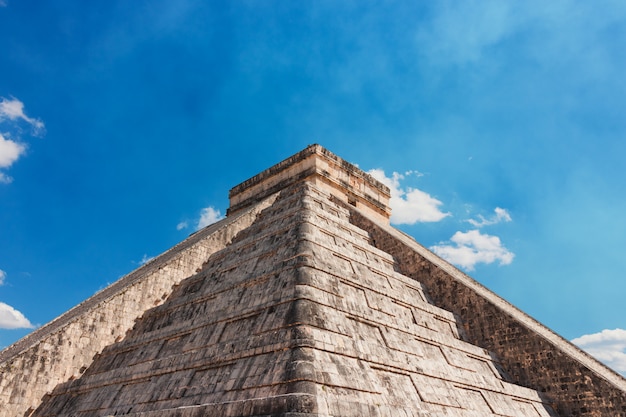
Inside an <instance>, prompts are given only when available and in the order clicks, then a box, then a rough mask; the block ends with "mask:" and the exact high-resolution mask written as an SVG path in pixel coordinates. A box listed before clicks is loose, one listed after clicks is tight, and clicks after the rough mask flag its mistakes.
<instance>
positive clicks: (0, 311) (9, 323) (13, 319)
mask: <svg viewBox="0 0 626 417" xmlns="http://www.w3.org/2000/svg"><path fill="white" fill-rule="evenodd" d="M34 327H35V326H33V324H32V323H31V322H30V321H29V320H28V319H27V318H26V317H24V315H23V314H22V313H20V312H19V311H17V310H16V309H14V308H13V307H11V306H10V305H8V304H5V303H3V302H1V301H0V329H33V328H34Z"/></svg>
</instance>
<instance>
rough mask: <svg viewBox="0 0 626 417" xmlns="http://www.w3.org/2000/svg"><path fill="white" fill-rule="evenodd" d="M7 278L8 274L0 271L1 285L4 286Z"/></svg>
mask: <svg viewBox="0 0 626 417" xmlns="http://www.w3.org/2000/svg"><path fill="white" fill-rule="evenodd" d="M6 277H7V273H6V272H4V271H3V270H2V269H0V285H4V280H5V279H6Z"/></svg>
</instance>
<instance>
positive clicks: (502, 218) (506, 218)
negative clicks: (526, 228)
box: [468, 207, 512, 228]
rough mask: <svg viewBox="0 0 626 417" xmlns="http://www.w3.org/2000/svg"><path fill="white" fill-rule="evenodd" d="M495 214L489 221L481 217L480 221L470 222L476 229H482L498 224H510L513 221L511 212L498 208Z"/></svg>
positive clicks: (472, 220) (471, 220) (479, 217)
mask: <svg viewBox="0 0 626 417" xmlns="http://www.w3.org/2000/svg"><path fill="white" fill-rule="evenodd" d="M494 212H495V214H494V215H493V216H491V217H490V218H488V219H486V218H485V217H483V216H481V215H479V216H478V220H474V219H469V220H468V222H469V223H471V224H472V225H473V226H474V227H479V228H480V227H483V226H490V225H492V224H497V223H501V222H510V221H511V220H512V219H511V215H510V214H509V212H508V211H506V210H505V209H503V208H500V207H496V208H495V210H494Z"/></svg>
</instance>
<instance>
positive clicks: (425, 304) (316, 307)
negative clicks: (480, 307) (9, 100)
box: [34, 182, 554, 417]
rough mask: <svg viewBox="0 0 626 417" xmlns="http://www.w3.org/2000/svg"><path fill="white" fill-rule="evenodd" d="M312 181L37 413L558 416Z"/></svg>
mask: <svg viewBox="0 0 626 417" xmlns="http://www.w3.org/2000/svg"><path fill="white" fill-rule="evenodd" d="M349 217H350V216H349V212H348V210H347V209H346V208H343V207H341V206H340V205H338V204H336V203H333V202H332V201H331V196H330V194H328V193H327V192H326V191H325V190H322V189H320V188H318V187H316V186H315V185H313V184H310V183H306V182H305V183H299V184H296V185H293V186H290V187H289V188H287V189H285V190H283V191H282V192H281V195H280V197H279V198H277V199H276V201H275V202H274V204H273V205H272V206H270V207H269V208H267V209H265V210H264V211H263V212H262V213H261V215H260V216H259V217H258V219H257V221H256V222H255V223H254V224H253V225H252V226H250V227H249V228H248V229H246V230H244V231H243V232H241V233H240V235H238V236H237V237H236V238H235V239H234V241H233V243H232V244H231V245H230V246H228V247H227V248H226V249H224V250H222V251H220V252H218V253H216V254H214V255H213V256H211V258H210V259H209V261H208V263H207V264H206V265H205V267H204V269H203V270H202V271H201V272H200V273H199V274H197V275H195V276H193V277H190V278H188V279H187V280H185V281H183V282H182V283H181V284H180V286H179V287H178V288H177V289H175V291H174V292H173V293H172V295H171V296H170V298H169V299H168V300H167V301H166V302H165V303H164V304H163V305H161V306H159V307H156V308H154V309H152V310H149V311H147V312H146V314H145V315H144V316H143V317H142V318H141V319H139V320H138V321H137V323H136V325H135V327H134V328H133V330H132V331H131V332H130V333H129V334H128V335H127V337H126V339H124V340H123V341H121V342H119V343H117V344H115V345H113V346H111V347H109V348H107V349H105V351H104V352H103V353H102V355H101V356H100V357H99V358H97V359H96V360H95V361H94V363H93V364H92V366H91V367H90V368H89V369H88V370H87V371H86V372H85V373H84V375H83V376H82V377H81V378H79V379H77V380H74V381H70V382H68V383H65V384H63V385H61V386H59V387H57V389H56V390H55V391H54V392H53V393H52V395H50V396H49V397H48V398H46V399H45V400H44V402H43V404H42V406H41V407H40V408H39V409H38V410H37V411H36V412H35V414H34V415H35V416H87V415H98V416H106V415H133V416H200V415H216V416H217V415H219V416H232V417H236V416H279V415H284V416H294V417H295V416H305V415H310V416H355V417H356V416H364V415H372V416H374V415H376V416H439V415H441V416H443V415H456V416H475V415H505V416H552V415H554V414H553V413H552V412H551V411H550V408H549V407H548V406H547V405H546V404H545V403H544V401H545V400H544V399H543V398H542V397H541V396H540V395H539V394H538V393H537V392H536V391H533V390H530V389H527V388H523V387H520V386H517V385H514V384H511V383H510V382H508V381H506V380H504V379H503V378H502V377H501V375H500V372H499V371H498V364H497V363H494V361H493V359H492V356H491V355H490V354H489V353H488V352H486V351H485V350H484V349H481V348H478V347H476V346H473V345H471V344H469V343H466V342H464V341H462V340H461V338H460V337H459V334H458V330H457V323H456V321H455V318H454V316H453V315H452V314H451V313H449V312H447V311H445V310H442V309H440V308H437V307H435V306H434V305H432V304H431V303H430V302H429V301H428V298H427V294H426V293H425V291H424V289H423V287H422V286H421V284H419V283H418V282H416V281H414V280H412V279H410V278H407V277H405V276H403V275H401V274H399V273H398V272H396V271H395V268H394V260H393V258H392V257H391V256H390V255H389V254H387V253H385V252H382V251H380V250H378V249H376V248H374V247H373V246H372V245H371V244H370V241H369V235H368V233H367V232H365V231H364V230H362V229H359V228H358V227H356V226H354V225H352V224H351V223H350V221H349Z"/></svg>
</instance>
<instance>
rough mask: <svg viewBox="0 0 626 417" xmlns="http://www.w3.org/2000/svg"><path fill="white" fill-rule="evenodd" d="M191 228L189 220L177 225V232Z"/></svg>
mask: <svg viewBox="0 0 626 417" xmlns="http://www.w3.org/2000/svg"><path fill="white" fill-rule="evenodd" d="M188 227H189V222H188V221H187V220H185V221H182V222H180V223H178V224H177V225H176V230H183V229H186V228H188Z"/></svg>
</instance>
